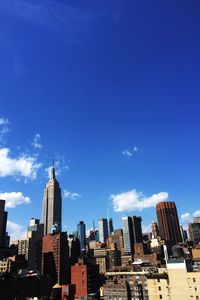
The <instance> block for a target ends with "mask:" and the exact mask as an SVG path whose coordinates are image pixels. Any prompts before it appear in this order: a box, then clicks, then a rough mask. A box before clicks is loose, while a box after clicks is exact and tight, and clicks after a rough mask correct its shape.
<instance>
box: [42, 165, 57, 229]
mask: <svg viewBox="0 0 200 300" xmlns="http://www.w3.org/2000/svg"><path fill="white" fill-rule="evenodd" d="M61 207H62V197H61V188H60V186H59V183H58V181H57V179H56V175H55V168H54V167H53V168H52V170H51V179H50V180H49V181H48V183H47V185H46V188H45V190H44V196H43V210H42V222H43V224H44V235H46V234H49V233H51V230H52V228H53V225H55V224H56V225H57V226H58V228H59V229H60V231H61V215H62V211H61Z"/></svg>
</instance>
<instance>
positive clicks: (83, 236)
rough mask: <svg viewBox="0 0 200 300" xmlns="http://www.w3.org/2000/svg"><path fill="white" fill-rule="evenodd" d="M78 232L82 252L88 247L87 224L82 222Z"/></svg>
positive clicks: (78, 226)
mask: <svg viewBox="0 0 200 300" xmlns="http://www.w3.org/2000/svg"><path fill="white" fill-rule="evenodd" d="M77 232H78V238H79V241H80V250H83V249H85V246H86V229H85V223H84V222H83V221H80V222H79V224H78V225H77Z"/></svg>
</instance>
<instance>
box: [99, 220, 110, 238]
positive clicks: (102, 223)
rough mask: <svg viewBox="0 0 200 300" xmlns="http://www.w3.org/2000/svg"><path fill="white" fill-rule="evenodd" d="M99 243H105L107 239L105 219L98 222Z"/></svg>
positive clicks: (106, 221)
mask: <svg viewBox="0 0 200 300" xmlns="http://www.w3.org/2000/svg"><path fill="white" fill-rule="evenodd" d="M98 223H99V241H100V242H102V243H106V240H107V238H108V220H107V219H104V218H102V219H100V220H99V222H98Z"/></svg>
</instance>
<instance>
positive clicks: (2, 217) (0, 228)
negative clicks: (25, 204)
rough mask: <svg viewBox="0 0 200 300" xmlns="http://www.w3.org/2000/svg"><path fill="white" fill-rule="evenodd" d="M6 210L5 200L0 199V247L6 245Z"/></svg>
mask: <svg viewBox="0 0 200 300" xmlns="http://www.w3.org/2000/svg"><path fill="white" fill-rule="evenodd" d="M7 216H8V212H7V211H5V200H0V248H2V247H6V246H8V245H6V240H7V235H6V225H7Z"/></svg>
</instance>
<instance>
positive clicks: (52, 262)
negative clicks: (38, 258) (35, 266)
mask: <svg viewBox="0 0 200 300" xmlns="http://www.w3.org/2000/svg"><path fill="white" fill-rule="evenodd" d="M42 273H43V274H46V275H50V277H51V279H52V284H53V285H54V284H56V283H58V284H60V285H62V284H68V283H69V282H70V266H69V250H68V238H67V234H66V232H60V233H55V234H48V235H45V236H44V237H43V240H42Z"/></svg>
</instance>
